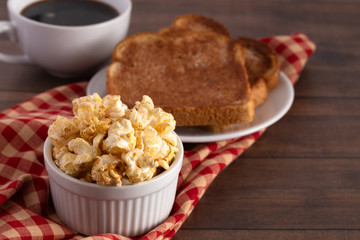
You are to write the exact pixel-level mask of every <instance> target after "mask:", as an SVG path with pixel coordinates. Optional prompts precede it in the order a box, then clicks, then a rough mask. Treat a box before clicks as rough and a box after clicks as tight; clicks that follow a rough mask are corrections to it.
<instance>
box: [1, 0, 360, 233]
mask: <svg viewBox="0 0 360 240" xmlns="http://www.w3.org/2000/svg"><path fill="white" fill-rule="evenodd" d="M190 12H192V13H198V14H203V15H206V16H209V17H212V18H214V19H216V20H218V21H220V22H221V23H223V24H224V25H225V26H226V27H227V28H228V29H229V30H230V32H231V34H232V36H233V37H237V36H248V37H254V38H259V37H266V36H271V35H281V34H291V33H294V32H303V33H305V34H307V35H308V36H309V37H310V38H311V39H312V40H313V41H314V42H315V43H316V44H317V50H316V52H315V54H313V56H311V58H310V61H309V62H308V64H307V66H306V68H305V70H304V71H303V73H302V74H301V77H300V79H299V82H298V83H297V84H296V86H295V95H296V97H295V102H294V104H293V106H292V108H291V110H290V111H289V113H288V114H287V115H286V116H285V117H284V118H282V119H281V120H280V121H279V122H277V123H276V124H274V125H273V126H271V127H269V128H268V129H267V131H266V132H265V134H264V135H263V136H262V137H261V138H260V139H259V140H258V141H257V142H256V143H255V144H254V145H253V146H252V147H251V148H250V149H248V150H247V151H246V152H245V153H244V154H243V155H241V156H240V157H239V158H238V159H237V160H235V161H234V162H233V163H232V164H231V165H230V166H229V167H227V168H226V169H225V170H224V171H223V172H222V173H221V174H220V175H219V176H218V177H217V178H216V179H215V181H214V182H213V183H212V184H211V185H210V187H209V189H208V190H207V192H206V193H205V195H204V197H203V198H202V199H201V200H200V202H199V203H198V204H197V206H196V208H195V210H194V211H193V213H192V214H191V215H190V217H189V218H188V219H187V221H186V222H185V224H184V225H183V226H182V228H181V229H180V231H179V232H178V233H177V234H176V235H175V237H174V239H359V238H360V136H359V135H360V42H359V40H360V28H359V26H360V17H359V16H360V2H359V1H355V0H348V1H341V0H332V1H321V0H318V1H310V0H309V1H287V0H283V1H280V0H277V1H266V0H253V1H246V0H244V1H240V0H211V1H205V0H204V1H185V0H184V1H181V0H172V1H166V0H134V2H133V14H132V20H131V29H130V33H129V34H133V33H136V32H140V31H156V30H157V29H159V28H160V27H163V26H166V25H169V24H170V23H171V22H172V20H173V19H174V18H175V17H176V16H177V15H180V14H185V13H190ZM6 19H8V15H7V11H6V1H1V2H0V20H6ZM0 51H2V52H10V53H17V52H19V49H18V48H17V46H16V45H15V44H13V43H10V42H8V41H7V40H6V38H5V37H4V36H1V38H0ZM85 80H89V78H82V79H79V78H78V79H60V78H56V77H54V76H51V75H49V74H47V73H46V72H45V71H43V70H42V69H40V68H38V67H35V66H24V65H14V64H5V63H0V82H1V85H0V110H3V109H6V108H8V107H10V106H12V105H14V104H17V103H20V102H22V101H23V100H25V99H27V98H28V97H31V96H33V95H35V94H37V93H40V92H42V91H44V90H47V89H49V88H52V87H55V86H59V85H63V84H68V83H71V82H78V81H85Z"/></svg>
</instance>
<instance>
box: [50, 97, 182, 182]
mask: <svg viewBox="0 0 360 240" xmlns="http://www.w3.org/2000/svg"><path fill="white" fill-rule="evenodd" d="M73 112H74V119H73V120H71V119H67V118H64V117H61V116H59V117H58V118H57V119H56V120H55V122H54V123H53V124H52V125H51V126H50V127H49V131H48V135H49V138H50V141H51V143H52V144H53V146H54V148H53V156H54V162H55V164H56V165H57V166H58V167H59V168H60V169H61V170H62V171H63V172H65V173H66V174H68V175H70V176H72V177H76V178H79V179H81V180H83V181H87V182H94V183H97V184H100V185H122V184H123V179H124V178H127V179H128V180H129V181H130V183H139V182H142V181H146V180H149V179H151V178H152V177H153V176H155V175H156V174H157V173H158V172H160V171H158V168H162V169H164V170H166V169H168V168H169V166H170V165H171V163H172V161H173V160H174V158H175V154H176V152H177V151H178V148H177V138H176V135H175V133H174V132H173V130H174V129H175V120H174V118H173V116H172V115H171V114H170V113H166V112H164V111H163V110H162V109H161V108H155V107H154V103H153V101H152V100H151V98H150V97H148V96H143V98H142V101H141V102H139V101H137V102H136V103H135V106H134V107H133V108H132V109H128V107H127V106H126V105H125V104H123V103H122V102H121V99H120V96H118V95H107V96H105V97H104V98H103V99H102V98H101V97H100V96H99V95H98V94H97V93H95V94H93V95H89V96H85V97H81V98H78V99H75V100H74V101H73Z"/></svg>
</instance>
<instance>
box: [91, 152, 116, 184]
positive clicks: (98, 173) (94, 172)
mask: <svg viewBox="0 0 360 240" xmlns="http://www.w3.org/2000/svg"><path fill="white" fill-rule="evenodd" d="M122 165H123V163H122V161H121V159H119V158H117V157H115V156H113V155H102V156H98V157H96V160H95V163H94V166H93V168H92V169H91V178H92V179H93V180H94V181H95V182H96V183H97V184H100V185H110V186H111V185H121V184H122V179H121V178H122V175H121V170H122V168H123V166H122Z"/></svg>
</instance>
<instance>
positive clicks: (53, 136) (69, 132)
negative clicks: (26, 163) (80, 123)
mask: <svg viewBox="0 0 360 240" xmlns="http://www.w3.org/2000/svg"><path fill="white" fill-rule="evenodd" d="M79 134H80V131H79V129H78V128H77V127H76V124H75V123H74V122H73V121H71V120H70V119H67V118H65V117H62V116H57V118H56V120H55V122H54V123H53V124H52V125H51V126H50V127H49V130H48V135H49V137H50V140H51V144H52V145H54V146H55V147H57V148H61V147H63V146H65V145H67V144H68V142H69V141H70V140H71V139H73V138H76V137H77V136H79Z"/></svg>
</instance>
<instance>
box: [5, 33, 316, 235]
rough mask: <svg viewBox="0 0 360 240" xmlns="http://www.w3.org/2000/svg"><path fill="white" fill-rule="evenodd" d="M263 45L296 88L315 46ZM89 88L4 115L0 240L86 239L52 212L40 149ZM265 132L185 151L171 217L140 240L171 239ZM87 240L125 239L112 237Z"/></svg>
mask: <svg viewBox="0 0 360 240" xmlns="http://www.w3.org/2000/svg"><path fill="white" fill-rule="evenodd" d="M262 40H263V41H264V42H266V43H268V44H269V45H270V46H271V47H273V48H274V49H275V50H276V51H277V52H278V53H279V55H280V62H281V69H282V71H284V72H285V73H286V74H287V76H289V78H290V80H291V82H292V83H295V82H296V81H297V79H298V76H299V74H300V72H301V70H302V69H303V67H304V66H305V63H306V61H307V60H308V58H309V56H310V55H311V54H312V52H313V51H314V50H315V45H314V43H313V42H311V41H310V40H309V39H308V38H307V36H305V35H304V34H301V33H296V34H293V35H290V36H275V37H269V38H264V39H262ZM86 85H87V83H86V82H82V83H78V84H71V85H66V86H61V87H57V88H55V89H52V90H49V91H46V92H44V93H41V94H39V95H37V96H35V97H33V98H31V99H29V100H28V101H26V102H24V103H21V104H19V105H16V106H14V107H12V108H10V109H8V110H6V111H4V112H2V113H0V149H1V152H0V239H19V238H20V236H21V237H22V238H24V239H32V238H39V239H43V238H44V239H62V238H74V239H80V238H84V237H85V236H81V235H79V234H77V233H75V232H73V231H72V230H71V229H68V228H67V227H66V226H63V225H62V224H61V222H60V220H59V219H58V217H57V215H56V213H55V212H54V209H53V207H52V204H51V203H52V202H51V196H50V194H49V181H48V175H47V172H46V170H45V167H44V159H43V155H42V148H43V144H44V140H45V138H46V136H47V129H48V126H49V125H50V124H51V123H52V122H53V121H54V120H55V118H56V116H57V115H62V116H66V117H72V105H71V101H72V100H73V99H74V98H77V97H80V96H83V95H85V89H86ZM263 132H264V130H263V131H260V132H256V133H254V134H250V135H248V136H245V137H241V138H238V139H231V140H227V141H220V142H214V143H209V144H204V145H199V146H198V147H196V150H194V149H193V150H188V151H186V152H185V157H184V163H183V167H182V169H181V172H180V178H179V184H178V190H177V195H176V199H175V205H174V208H173V210H172V212H171V215H170V216H169V218H168V219H167V220H166V221H165V222H164V223H162V224H160V225H159V226H157V227H156V228H154V229H153V230H152V231H150V232H149V233H148V234H146V235H145V236H142V237H141V239H164V238H168V239H170V238H171V237H172V236H173V235H174V234H175V233H176V231H177V230H178V229H179V228H180V227H181V225H182V224H183V223H184V221H185V220H186V218H187V217H188V216H189V215H190V213H191V212H192V210H193V209H194V207H195V206H196V204H197V202H198V201H199V200H200V198H201V197H202V196H203V194H204V193H205V191H206V189H207V188H208V186H209V185H210V183H211V182H212V181H213V180H214V179H215V177H216V176H217V174H219V173H220V172H221V170H223V169H224V168H225V167H226V166H227V165H229V164H230V163H231V162H232V161H233V160H234V159H236V158H237V157H238V156H239V155H240V154H241V153H242V152H243V151H244V150H245V149H247V148H248V147H250V146H251V145H252V144H253V143H254V142H255V141H256V139H257V138H258V137H259V136H260V135H261V134H262V133H263ZM89 238H91V239H98V238H105V239H106V238H108V239H127V238H126V237H122V236H119V235H114V234H103V235H99V236H92V237H89Z"/></svg>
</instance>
